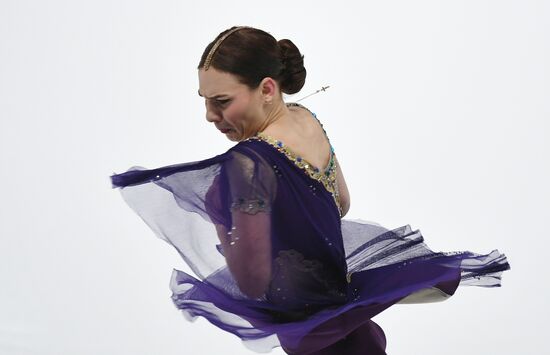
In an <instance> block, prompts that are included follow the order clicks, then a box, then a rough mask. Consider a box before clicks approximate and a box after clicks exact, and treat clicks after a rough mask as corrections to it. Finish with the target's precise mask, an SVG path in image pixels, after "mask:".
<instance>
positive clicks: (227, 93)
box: [199, 67, 263, 142]
mask: <svg viewBox="0 0 550 355" xmlns="http://www.w3.org/2000/svg"><path fill="white" fill-rule="evenodd" d="M199 95H200V96H201V97H204V99H205V105H206V120H207V121H208V122H212V123H214V125H215V126H216V128H217V129H219V130H220V131H221V133H223V134H225V135H226V137H227V138H228V139H229V140H231V141H236V142H238V141H241V140H243V139H246V138H248V137H250V136H253V135H254V134H256V132H257V131H258V128H259V127H260V125H261V118H262V117H263V110H262V104H263V101H262V96H261V93H260V90H250V89H249V88H248V86H246V85H244V84H241V83H240V82H239V81H238V80H237V78H236V77H235V76H234V75H233V74H229V73H226V72H222V71H219V70H216V69H215V68H213V67H210V68H208V70H207V71H205V70H204V69H199Z"/></svg>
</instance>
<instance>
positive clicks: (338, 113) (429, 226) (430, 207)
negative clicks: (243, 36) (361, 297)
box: [0, 0, 550, 355]
mask: <svg viewBox="0 0 550 355" xmlns="http://www.w3.org/2000/svg"><path fill="white" fill-rule="evenodd" d="M549 4H550V3H549V2H547V1H542V0H541V1H526V0H522V1H519V0H518V1H487V0H476V1H378V2H359V1H356V2H351V1H337V2H334V1H331V2H324V3H323V2H319V1H316V2H314V1H300V2H296V1H282V0H279V1H273V2H259V1H238V2H237V1H233V2H231V1H215V0H209V1H205V2H196V1H194V2H184V1H159V0H156V1H137V0H133V1H120V0H117V1H98V0H95V1H24V0H17V1H15V0H13V1H6V0H2V1H1V2H0V118H1V126H0V148H1V150H0V164H1V167H2V169H1V185H0V186H1V187H0V189H1V190H0V196H1V199H2V200H1V203H0V218H1V223H0V231H1V232H0V263H1V264H0V265H1V267H0V354H10V355H11V354H14V355H15V354H17V355H19V354H25V355H27V354H29V355H30V354H47V355H57V354H71V355H73V354H78V355H80V354H82V355H88V354H90V355H92V354H93V355H96V354H113V355H114V354H116V355H127V354H128V355H142V354H143V355H145V354H159V355H170V354H174V355H176V354H177V355H181V354H252V352H251V351H249V350H248V349H246V348H245V347H244V346H243V345H242V344H241V342H240V340H239V339H238V338H237V337H235V336H234V335H232V334H229V333H225V332H224V331H222V330H219V329H218V328H216V327H214V326H213V325H211V324H209V323H208V322H207V321H206V320H205V319H203V318H200V319H198V320H197V321H196V322H194V323H190V322H188V321H186V320H185V319H184V318H183V316H182V315H181V313H180V312H179V311H178V310H177V309H176V308H175V306H174V305H173V304H172V301H171V300H170V294H171V292H170V290H169V288H168V282H169V278H170V275H171V272H172V268H177V269H181V270H188V269H187V268H186V266H185V264H184V262H183V260H182V259H181V258H180V257H179V255H178V254H177V253H176V250H175V249H173V248H171V247H170V246H169V245H168V244H166V243H164V242H163V241H161V240H160V239H158V238H156V237H155V236H154V234H153V233H152V231H151V230H150V229H149V228H148V227H147V226H146V225H145V224H144V223H143V222H142V221H141V220H140V219H139V217H138V216H137V215H136V214H135V213H134V212H133V211H132V210H130V208H128V206H127V205H126V204H125V203H124V201H123V200H122V198H121V196H120V194H119V192H118V190H115V189H111V185H110V180H109V175H111V174H112V173H114V172H116V173H121V172H123V171H125V170H126V169H127V168H129V167H130V166H133V165H141V166H144V167H147V168H155V167H160V166H164V165H169V164H174V163H179V162H187V161H195V160H200V159H204V158H208V157H211V156H213V155H216V154H220V153H223V152H225V151H226V150H227V149H228V148H229V147H231V146H232V145H233V144H234V143H233V142H230V141H228V140H227V139H226V138H225V136H223V135H222V134H220V133H219V132H218V131H217V130H216V129H215V128H214V127H213V125H212V124H208V123H207V122H206V120H205V118H204V103H203V100H202V99H201V98H200V97H199V96H198V95H197V89H198V79H197V70H196V67H197V65H198V63H199V59H200V56H201V54H202V52H203V50H204V48H205V47H206V45H207V44H208V43H209V42H210V41H212V40H213V39H214V38H215V37H216V35H217V34H218V33H219V32H221V31H223V30H225V29H226V28H229V27H231V26H233V25H248V26H254V27H258V28H261V29H264V30H266V31H268V32H270V33H271V34H272V35H274V36H275V38H277V39H282V38H289V39H291V40H292V41H294V43H295V44H296V45H297V46H298V47H299V48H300V50H301V51H302V53H303V54H304V55H305V57H304V60H305V65H306V68H307V70H308V76H307V80H306V85H305V87H304V89H303V90H302V91H301V92H300V93H299V94H297V95H294V96H292V97H288V98H287V101H293V100H297V99H299V98H301V97H303V96H305V95H307V94H309V93H311V92H314V91H315V90H317V89H319V88H320V87H321V86H326V85H330V88H329V89H328V90H327V91H326V92H321V93H319V94H317V95H314V96H312V97H310V98H308V99H306V100H304V101H301V103H302V104H304V105H306V106H307V107H309V108H310V109H311V110H312V111H313V112H315V113H316V114H317V116H318V117H319V119H320V120H321V121H322V122H323V123H324V126H325V129H326V130H327V133H328V135H329V137H330V139H331V142H332V144H333V146H334V148H335V151H336V154H337V155H338V157H339V160H340V163H341V166H342V168H343V170H344V174H345V177H346V179H347V183H348V186H349V189H350V192H351V201H352V203H351V206H352V207H351V210H350V212H349V214H348V215H347V216H346V217H345V218H361V219H365V220H369V221H376V222H378V223H380V224H382V225H383V226H385V227H387V228H396V227H399V226H402V225H405V224H410V225H411V226H412V227H413V228H414V229H416V228H418V229H420V230H421V231H422V234H423V235H424V238H425V241H426V243H427V244H428V245H429V246H430V247H431V248H432V249H433V250H435V251H458V250H470V251H474V252H478V253H489V252H490V251H491V250H493V249H498V250H499V251H500V252H503V253H505V254H506V256H507V257H508V261H509V262H510V264H511V266H512V270H509V271H506V272H505V273H504V274H503V280H502V287H501V288H479V287H460V288H459V289H458V290H457V292H456V293H455V295H454V296H453V297H452V298H451V299H449V300H447V301H445V302H442V303H435V304H427V305H395V306H393V307H391V308H389V309H388V310H386V311H384V312H383V313H381V314H379V315H377V316H376V317H375V318H374V320H375V321H377V322H378V323H379V324H380V325H381V326H382V327H383V329H384V330H385V332H386V336H387V339H388V347H387V352H388V354H390V355H417V354H418V355H430V354H434V355H435V354H437V355H439V354H442V353H444V354H446V355H453V354H456V355H458V354H460V355H462V354H466V353H467V354H475V355H477V354H484V355H485V354H491V355H492V354H514V355H515V354H522V355H529V354H533V355H540V354H544V353H548V352H547V351H550V350H548V349H549V346H548V345H547V342H548V339H547V334H548V333H547V330H548V319H549V310H548V300H549V299H550V291H549V288H548V285H547V284H546V283H547V281H548V261H547V258H548V246H549V242H548V240H549V237H550V236H549V228H548V222H549V221H550V208H549V200H550V188H549V186H548V182H549V181H550V154H549V152H550V143H549V138H550V132H549V131H550V123H549V119H550V100H549V99H550V69H549V64H548V63H550V25H549V23H550V21H549V18H550V6H549ZM272 353H273V354H283V352H282V351H281V350H280V348H277V349H275V350H274V351H273V352H272Z"/></svg>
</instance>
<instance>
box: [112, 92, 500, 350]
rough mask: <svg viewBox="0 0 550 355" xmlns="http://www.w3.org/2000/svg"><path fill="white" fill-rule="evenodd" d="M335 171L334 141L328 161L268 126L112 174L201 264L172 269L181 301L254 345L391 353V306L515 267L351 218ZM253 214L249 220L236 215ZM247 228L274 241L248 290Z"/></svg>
mask: <svg viewBox="0 0 550 355" xmlns="http://www.w3.org/2000/svg"><path fill="white" fill-rule="evenodd" d="M287 105H295V106H300V107H303V108H305V107H304V106H302V105H300V104H297V103H288V104H287ZM310 113H311V115H312V118H315V119H316V118H317V117H316V115H315V114H314V113H313V112H311V111H310ZM319 124H321V122H319ZM321 126H322V124H321ZM325 135H326V132H325ZM327 139H328V137H327ZM329 143H330V141H329ZM336 179H337V176H336V162H335V159H334V149H333V147H332V145H331V157H330V161H329V164H328V166H327V167H326V168H324V169H319V168H316V167H314V166H312V165H311V164H309V163H308V162H307V161H305V160H304V159H302V158H301V157H299V156H297V155H296V154H295V153H293V152H292V150H291V149H290V148H289V147H287V146H286V145H285V144H284V143H283V142H281V141H276V140H275V139H273V138H272V137H269V136H268V135H266V134H264V133H262V132H260V133H258V134H257V135H255V136H253V137H250V138H248V139H246V140H243V141H240V142H239V143H238V144H236V145H235V146H233V147H232V148H230V149H229V150H228V151H227V152H225V153H223V154H220V155H217V156H215V157H212V158H209V159H206V160H201V161H195V162H190V163H182V164H175V165H169V166H164V167H160V168H157V169H145V168H142V167H133V168H130V169H129V170H128V171H126V172H124V173H121V174H114V175H112V176H111V183H112V187H113V188H117V187H119V188H120V190H119V191H120V193H121V194H122V197H123V198H124V200H125V201H126V203H127V204H128V205H129V206H130V207H131V208H132V209H133V210H134V211H135V212H136V213H137V214H138V215H139V216H140V217H141V218H142V219H143V221H144V222H145V223H146V224H147V225H148V226H149V227H150V228H151V229H152V230H153V232H154V233H155V234H156V236H158V237H159V238H161V239H163V240H164V241H166V242H167V243H169V244H170V245H172V246H173V247H174V248H176V250H177V251H178V252H179V254H180V255H181V257H182V258H183V259H184V260H185V262H186V263H187V264H188V265H189V267H190V268H191V270H192V271H193V275H190V274H188V273H185V272H183V271H180V270H177V269H173V272H172V277H171V281H170V288H171V290H172V300H173V302H174V304H175V306H176V307H177V308H178V309H180V310H181V311H182V313H183V314H184V315H185V316H186V318H187V319H189V320H192V319H194V318H195V317H197V316H203V317H205V318H206V319H207V320H208V321H210V322H211V323H212V324H214V325H216V326H217V327H219V328H221V329H223V330H225V331H228V332H231V333H233V334H235V335H236V336H238V337H239V338H241V340H242V341H243V342H244V345H246V346H247V347H248V348H250V349H252V350H254V351H256V352H269V351H270V350H271V349H273V348H274V347H277V346H281V347H282V348H283V349H284V350H285V351H286V352H287V353H289V354H338V355H339V354H344V353H345V354H385V347H386V338H385V336H384V332H383V331H382V329H381V328H380V327H379V326H378V325H377V324H376V323H374V322H373V321H372V320H371V318H372V317H374V316H375V315H377V314H378V313H380V312H382V311H383V310H384V309H386V308H388V307H390V306H391V305H393V304H395V303H425V302H437V301H442V300H445V299H446V298H448V297H450V296H451V295H453V294H454V292H455V290H456V289H457V287H458V286H459V285H463V286H467V285H468V286H482V287H500V286H501V274H502V272H503V271H504V270H508V269H510V265H509V263H508V261H507V259H506V256H505V255H504V254H501V253H499V251H498V250H496V249H495V250H493V251H492V252H490V253H489V254H477V253H473V252H470V251H461V252H434V251H432V250H430V249H429V248H428V246H427V245H426V244H425V243H424V242H423V241H424V240H423V237H422V234H421V233H420V231H419V230H413V229H412V228H411V227H410V226H409V225H405V226H402V227H399V228H395V229H387V228H384V227H382V226H380V225H379V224H376V223H373V222H366V221H361V220H350V219H342V218H341V212H342V210H341V207H340V205H339V197H338V186H337V184H336ZM243 215H246V220H247V221H248V223H247V224H246V225H244V224H240V225H236V223H234V221H236V220H237V218H236V216H240V217H242V216H243ZM241 220H242V218H241ZM246 226H249V227H248V228H253V229H254V231H256V232H257V231H263V232H262V233H261V234H262V235H256V237H257V238H263V241H264V242H265V241H267V243H269V244H270V245H271V254H270V260H271V276H270V284H269V287H268V289H267V291H266V292H265V293H264V294H263V295H261V296H259V297H255V298H251V297H248V296H246V295H245V294H244V293H243V292H241V290H240V289H239V287H238V285H237V282H236V280H235V278H234V276H233V275H232V273H231V272H230V271H229V269H228V266H227V263H226V259H225V257H224V249H226V250H227V248H239V246H240V244H239V235H241V236H242V235H243V233H246V232H247V231H246V230H241V229H243V228H247V227H246ZM250 253H254V250H250ZM251 255H253V254H251Z"/></svg>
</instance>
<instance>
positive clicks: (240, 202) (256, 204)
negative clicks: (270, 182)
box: [231, 197, 271, 214]
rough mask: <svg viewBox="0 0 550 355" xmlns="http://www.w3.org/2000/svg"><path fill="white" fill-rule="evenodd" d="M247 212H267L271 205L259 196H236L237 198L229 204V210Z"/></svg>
mask: <svg viewBox="0 0 550 355" xmlns="http://www.w3.org/2000/svg"><path fill="white" fill-rule="evenodd" d="M236 209H238V210H239V211H242V212H245V213H248V214H256V213H258V212H260V211H262V212H269V211H271V206H269V204H268V203H267V202H266V201H265V200H264V199H261V198H256V199H245V198H242V197H239V198H237V200H235V201H233V203H232V204H231V210H232V211H233V210H236Z"/></svg>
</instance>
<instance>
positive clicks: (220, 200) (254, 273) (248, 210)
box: [206, 149, 277, 297]
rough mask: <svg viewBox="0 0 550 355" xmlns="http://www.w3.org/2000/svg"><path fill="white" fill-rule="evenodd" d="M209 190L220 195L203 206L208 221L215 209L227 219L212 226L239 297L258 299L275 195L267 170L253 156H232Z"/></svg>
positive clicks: (267, 264) (267, 263)
mask: <svg viewBox="0 0 550 355" xmlns="http://www.w3.org/2000/svg"><path fill="white" fill-rule="evenodd" d="M216 184H218V185H216ZM212 188H213V189H220V191H225V193H222V194H219V193H216V192H215V190H214V191H209V192H208V193H207V196H208V198H207V201H206V205H207V210H208V211H210V212H209V214H210V215H212V216H216V215H217V214H218V213H217V212H215V211H216V209H218V208H220V207H221V208H222V210H225V211H226V213H224V214H226V215H227V216H228V218H226V219H225V222H224V221H221V222H222V223H219V222H218V223H217V222H214V223H215V224H216V231H217V234H218V238H219V240H220V243H221V252H222V254H223V255H224V257H225V259H226V262H227V266H228V268H229V270H230V272H231V274H232V275H233V277H234V278H235V281H236V282H237V285H238V286H239V289H240V290H241V291H242V292H243V293H244V294H246V295H247V296H249V297H259V296H261V295H262V294H263V293H264V292H265V290H266V289H267V287H268V284H269V281H270V277H271V210H272V206H273V201H274V199H275V196H276V193H277V185H276V178H275V174H274V172H273V169H272V168H271V166H270V165H269V163H268V162H267V161H265V160H264V159H263V158H262V157H261V156H259V155H258V154H256V153H255V152H254V151H251V150H248V149H247V150H244V151H233V152H231V154H230V156H229V158H228V159H227V160H226V161H225V162H224V164H223V166H222V168H221V173H220V175H219V177H218V181H216V182H215V183H214V184H212ZM216 204H217V206H216Z"/></svg>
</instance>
